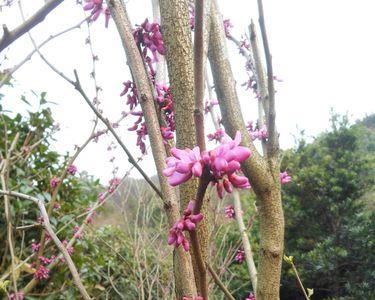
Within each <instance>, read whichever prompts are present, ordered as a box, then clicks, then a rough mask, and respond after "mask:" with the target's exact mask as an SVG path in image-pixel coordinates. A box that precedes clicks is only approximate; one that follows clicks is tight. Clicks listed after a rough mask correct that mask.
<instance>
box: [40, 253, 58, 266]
mask: <svg viewBox="0 0 375 300" xmlns="http://www.w3.org/2000/svg"><path fill="white" fill-rule="evenodd" d="M55 259H56V256H55V255H52V256H51V258H48V257H45V256H39V260H40V262H41V263H42V264H43V265H45V266H46V265H48V264H50V263H51V262H53V261H54V260H55Z"/></svg>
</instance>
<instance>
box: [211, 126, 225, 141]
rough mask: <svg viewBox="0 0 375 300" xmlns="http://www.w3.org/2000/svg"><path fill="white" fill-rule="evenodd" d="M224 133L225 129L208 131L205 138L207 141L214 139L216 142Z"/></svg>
mask: <svg viewBox="0 0 375 300" xmlns="http://www.w3.org/2000/svg"><path fill="white" fill-rule="evenodd" d="M224 135H225V131H224V130H223V129H218V130H216V132H214V133H209V134H208V135H207V138H208V140H209V141H213V140H215V141H216V142H220V141H221V139H222V137H223V136H224Z"/></svg>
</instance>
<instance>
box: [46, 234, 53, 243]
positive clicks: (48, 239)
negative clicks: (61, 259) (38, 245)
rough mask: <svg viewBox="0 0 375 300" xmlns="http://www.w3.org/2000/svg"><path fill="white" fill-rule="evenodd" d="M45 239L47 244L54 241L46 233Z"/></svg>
mask: <svg viewBox="0 0 375 300" xmlns="http://www.w3.org/2000/svg"><path fill="white" fill-rule="evenodd" d="M44 239H45V241H46V242H48V241H50V240H52V238H51V236H50V235H49V233H48V232H46V235H45V238H44Z"/></svg>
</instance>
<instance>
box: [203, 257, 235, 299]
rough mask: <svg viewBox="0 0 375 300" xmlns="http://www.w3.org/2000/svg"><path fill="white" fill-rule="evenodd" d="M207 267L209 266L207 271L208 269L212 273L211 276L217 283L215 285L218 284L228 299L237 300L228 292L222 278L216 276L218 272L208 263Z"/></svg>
mask: <svg viewBox="0 0 375 300" xmlns="http://www.w3.org/2000/svg"><path fill="white" fill-rule="evenodd" d="M206 266H207V269H208V271H209V272H210V274H211V276H212V279H213V280H214V281H215V283H216V284H217V286H218V287H219V288H220V289H221V290H222V291H223V293H224V294H225V296H227V298H228V299H230V300H236V299H235V298H234V297H233V296H232V295H231V293H230V292H229V291H228V289H227V288H226V286H225V285H224V283H223V282H222V281H221V280H220V277H219V276H218V275H217V274H216V272H215V271H214V269H212V267H211V266H210V265H209V264H208V263H207V262H206Z"/></svg>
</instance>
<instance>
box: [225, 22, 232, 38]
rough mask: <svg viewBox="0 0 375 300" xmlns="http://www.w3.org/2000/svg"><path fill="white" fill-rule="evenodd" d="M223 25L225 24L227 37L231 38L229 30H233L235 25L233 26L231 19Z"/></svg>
mask: <svg viewBox="0 0 375 300" xmlns="http://www.w3.org/2000/svg"><path fill="white" fill-rule="evenodd" d="M223 23H224V31H225V35H226V36H227V37H228V36H230V32H229V28H232V27H233V25H232V23H231V22H230V20H229V19H227V20H224V21H223Z"/></svg>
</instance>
